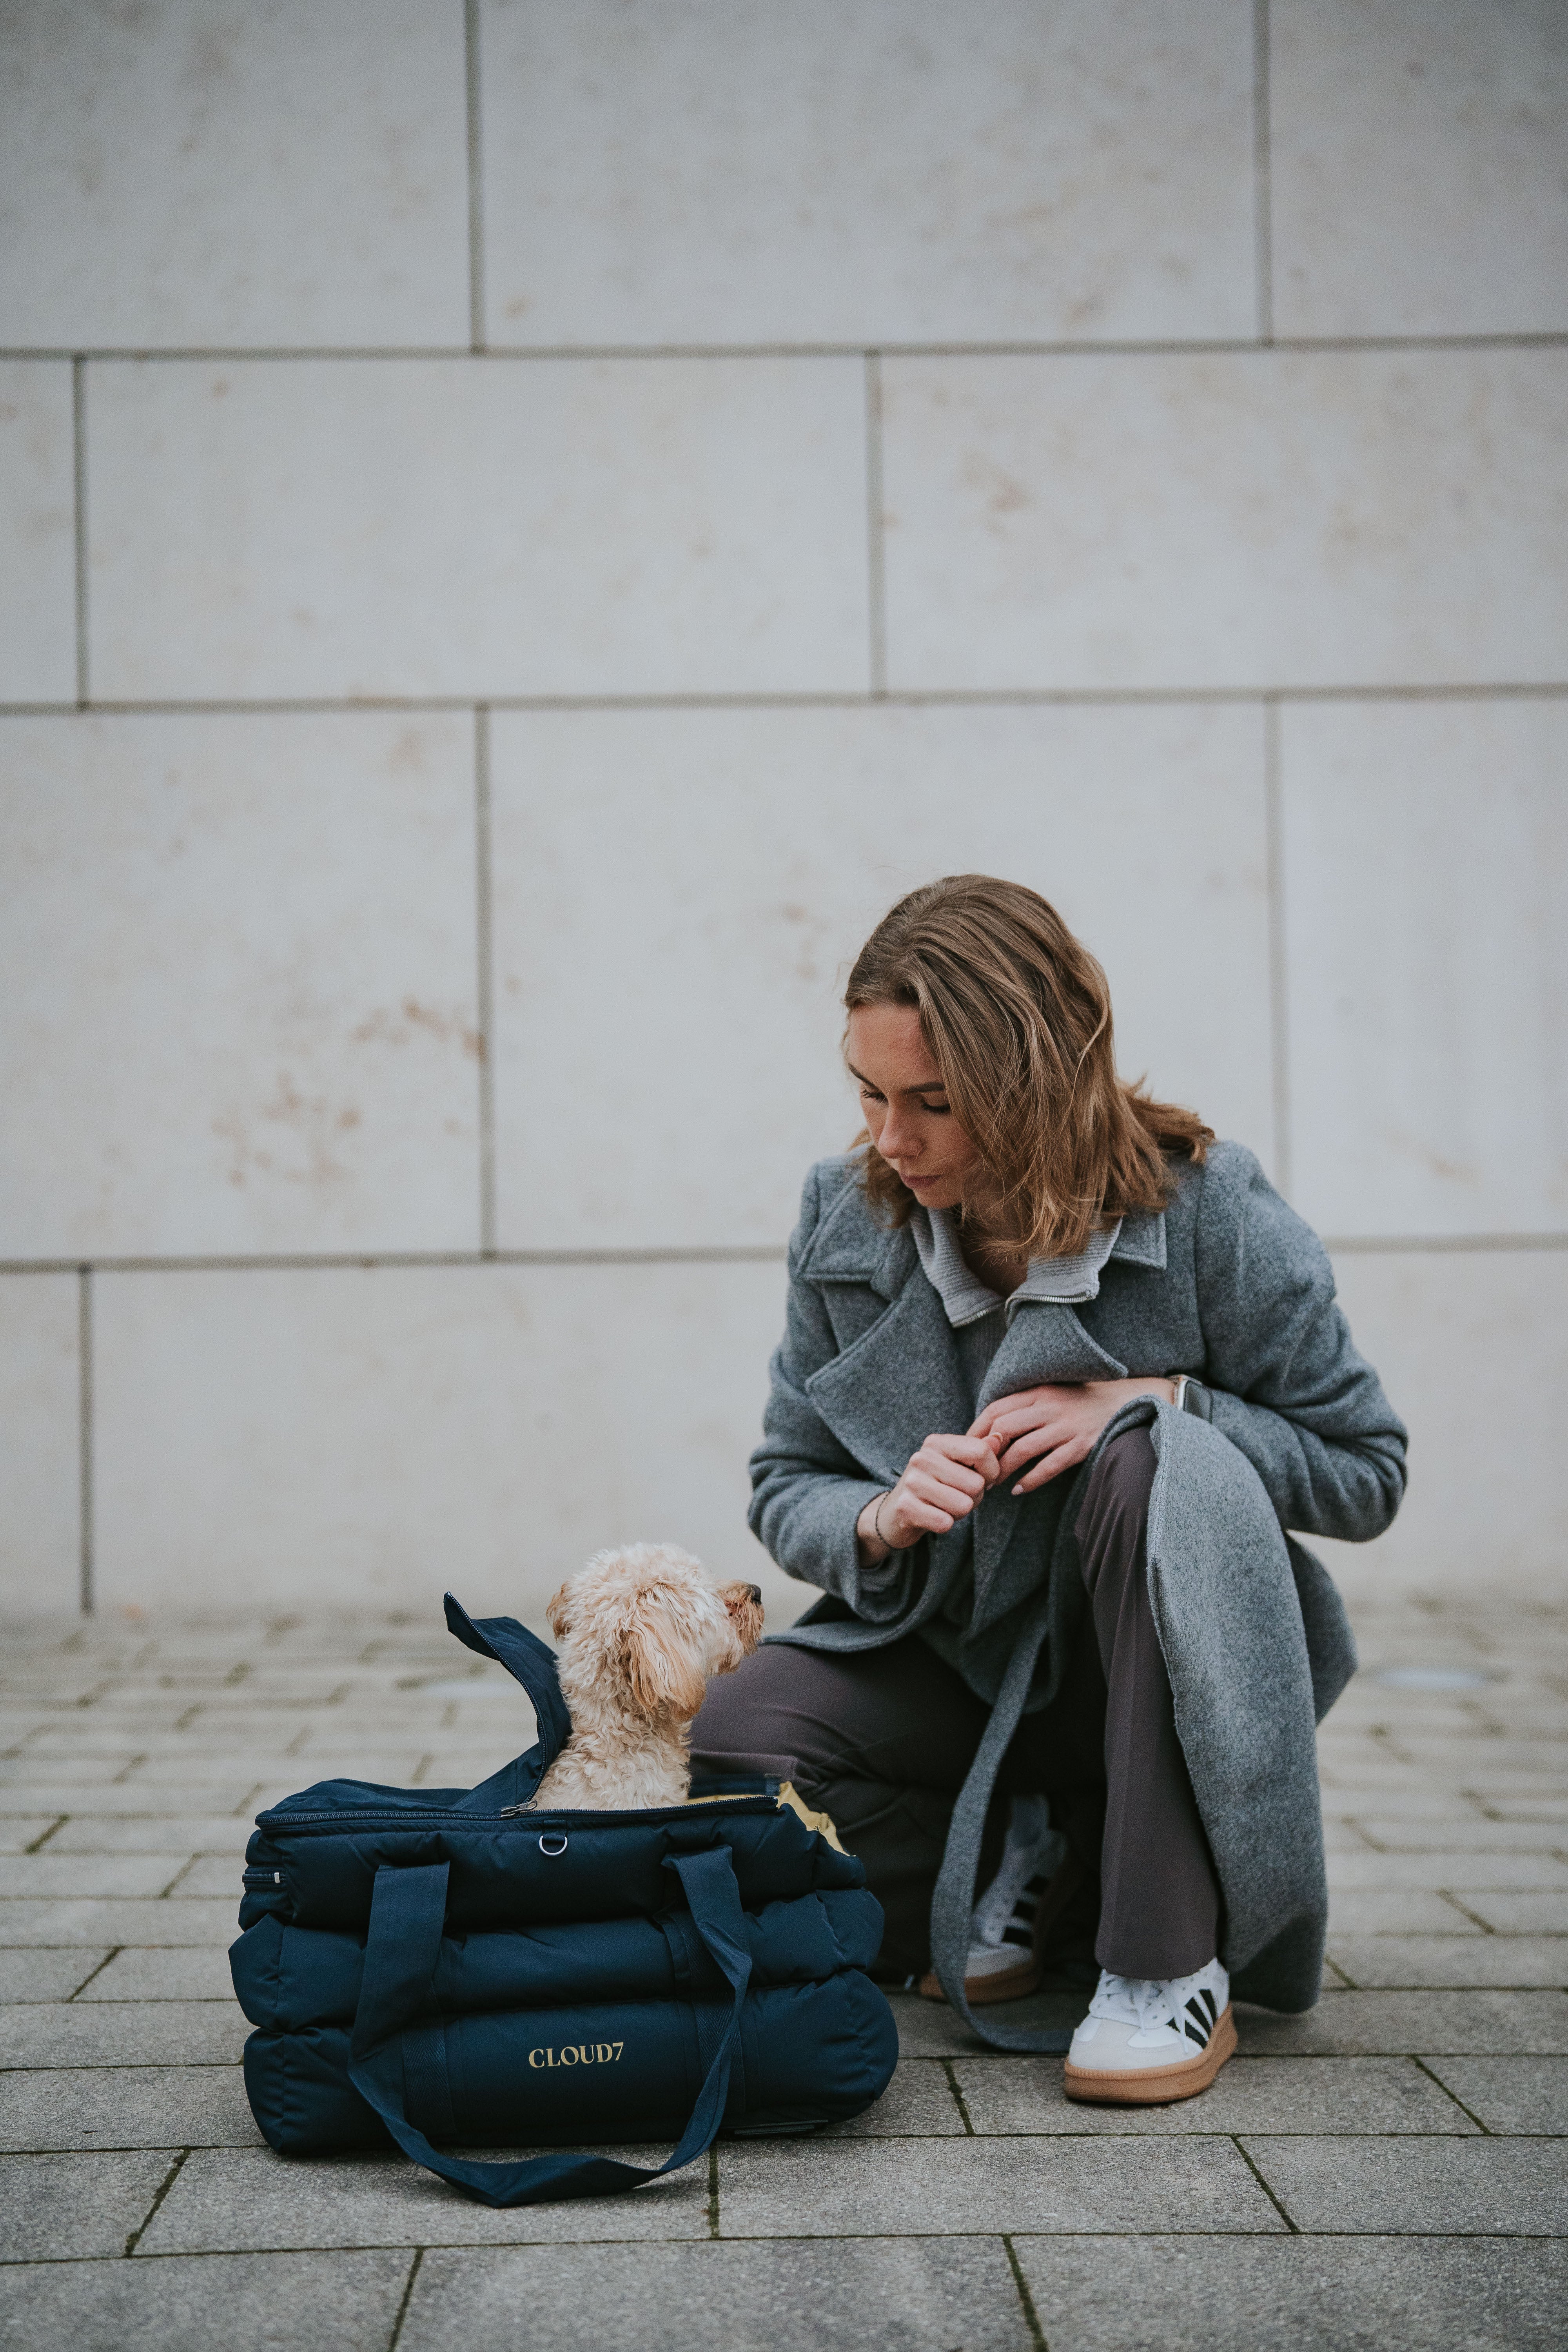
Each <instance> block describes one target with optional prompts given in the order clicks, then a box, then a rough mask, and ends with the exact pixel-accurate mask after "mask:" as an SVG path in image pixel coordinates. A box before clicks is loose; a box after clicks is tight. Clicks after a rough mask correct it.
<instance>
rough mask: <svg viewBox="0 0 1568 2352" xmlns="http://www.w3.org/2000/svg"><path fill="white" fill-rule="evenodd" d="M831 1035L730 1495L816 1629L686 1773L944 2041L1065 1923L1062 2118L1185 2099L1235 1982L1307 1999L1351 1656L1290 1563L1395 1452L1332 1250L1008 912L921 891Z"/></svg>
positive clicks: (1016, 904) (1399, 1440)
mask: <svg viewBox="0 0 1568 2352" xmlns="http://www.w3.org/2000/svg"><path fill="white" fill-rule="evenodd" d="M845 1002H846V1005H847V1011H848V1024H847V1034H846V1054H847V1061H848V1065H849V1068H850V1071H851V1073H852V1075H853V1076H854V1078H855V1080H856V1083H857V1084H858V1087H859V1089H860V1100H861V1105H862V1108H863V1112H864V1117H865V1121H866V1134H865V1136H864V1138H863V1139H862V1141H861V1144H860V1146H859V1148H858V1150H857V1151H855V1152H852V1153H851V1154H849V1155H847V1157H845V1158H842V1159H839V1160H826V1161H824V1162H822V1163H821V1164H820V1165H819V1166H818V1167H816V1168H815V1169H814V1170H813V1171H812V1172H811V1174H810V1176H809V1177H808V1178H807V1180H806V1184H805V1198H804V1202H803V1205H802V1212H801V1221H800V1224H799V1227H798V1229H797V1231H796V1233H795V1238H794V1241H793V1243H792V1244H791V1248H790V1299H789V1318H788V1325H787V1328H786V1330H785V1334H784V1341H783V1344H782V1345H781V1347H780V1349H779V1350H778V1353H777V1355H776V1356H775V1358H774V1360H773V1393H772V1397H771V1400H770V1403H769V1407H768V1412H767V1416H766V1421H765V1434H764V1437H763V1444H761V1446H760V1447H759V1448H758V1450H757V1452H756V1454H755V1455H754V1456H753V1459H752V1481H753V1486H754V1490H755V1492H754V1500H753V1504H752V1528H753V1529H754V1530H755V1532H756V1533H757V1534H758V1535H759V1536H760V1537H761V1538H762V1540H763V1542H764V1543H765V1545H766V1546H767V1549H768V1550H769V1551H770V1552H771V1553H772V1555H773V1558H774V1559H776V1560H777V1561H778V1563H779V1565H780V1566H781V1568H783V1569H784V1570H786V1572H787V1573H789V1574H790V1575H793V1576H797V1577H800V1578H802V1579H804V1580H805V1581H807V1582H808V1583H812V1584H816V1585H819V1586H821V1587H822V1588H824V1592H825V1598H824V1599H823V1600H822V1601H819V1602H818V1603H817V1605H816V1607H815V1608H813V1609H811V1610H809V1611H808V1612H807V1613H806V1614H805V1617H804V1618H802V1619H801V1621H800V1622H799V1623H798V1624H796V1625H795V1626H793V1627H792V1628H790V1629H789V1631H788V1632H787V1633H784V1634H782V1635H778V1636H774V1637H773V1638H772V1639H771V1641H770V1642H769V1643H767V1644H765V1645H764V1647H763V1648H762V1649H760V1650H759V1651H758V1652H756V1653H755V1654H754V1655H753V1656H752V1658H751V1659H749V1660H748V1661H747V1662H746V1664H744V1665H743V1666H742V1668H741V1669H740V1670H739V1672H738V1673H736V1674H735V1675H731V1676H730V1677H729V1678H728V1679H727V1680H726V1681H725V1682H723V1683H721V1684H719V1685H716V1686H715V1687H714V1690H713V1692H712V1694H711V1696H710V1698H709V1700H708V1703H707V1705H706V1706H705V1707H704V1709H703V1711H702V1713H701V1715H700V1717H699V1718H698V1721H697V1724H696V1727H695V1729H694V1737H693V1746H694V1749H695V1750H696V1752H697V1754H698V1756H699V1758H700V1760H701V1761H702V1763H703V1764H704V1766H705V1767H706V1768H708V1769H723V1768H724V1767H726V1766H727V1767H729V1768H730V1769H738V1768H741V1767H745V1768H749V1769H763V1770H769V1771H777V1772H778V1773H780V1774H781V1775H782V1776H784V1777H787V1778H789V1779H791V1780H793V1781H794V1782H795V1785H796V1787H797V1789H799V1790H800V1791H801V1792H802V1794H803V1795H804V1796H805V1798H806V1800H807V1801H809V1802H811V1803H814V1804H816V1805H820V1806H821V1807H822V1808H823V1809H824V1810H825V1811H828V1812H830V1813H831V1814H832V1815H833V1816H834V1818H835V1820H836V1821H837V1824H838V1827H839V1830H840V1833H841V1834H842V1836H843V1838H844V1841H845V1843H846V1844H847V1846H848V1847H849V1849H850V1851H851V1852H853V1853H858V1854H859V1855H860V1857H861V1859H862V1860H863V1861H864V1863H865V1864H866V1867H867V1872H868V1877H869V1881H870V1884H871V1885H872V1887H873V1889H874V1890H875V1891H876V1893H877V1894H878V1895H879V1897H880V1899H881V1902H882V1905H883V1907H884V1911H885V1914H886V1921H887V1932H886V1939H885V1942H884V1946H883V1953H882V1972H883V1974H884V1976H886V1977H892V1978H900V1979H917V1978H919V1977H920V1975H921V1971H922V1970H924V1969H926V1967H927V1962H928V1956H929V1957H931V1958H934V1961H935V1965H936V1969H937V1974H938V1977H939V1978H940V1980H941V1986H942V1989H944V1990H945V1991H946V1993H947V1996H948V1998H949V1999H950V2000H952V2001H953V2002H954V2003H955V2005H956V2006H957V2007H958V2008H959V2009H960V2010H961V2011H962V2012H963V2014H964V2015H965V2016H966V2017H969V2018H970V2020H971V2022H972V2023H973V2022H975V2021H974V2020H973V2015H972V2011H971V2004H972V2003H973V2002H979V2001H987V2002H996V2001H1000V2000H1005V1999H1007V1998H1009V1997H1012V1996H1015V1995H1016V1994H1018V1993H1021V1992H1025V1991H1028V1990H1033V1989H1034V1987H1035V1985H1036V1984H1037V1982H1038V1979H1039V1968H1038V1955H1039V1953H1040V1951H1041V1950H1042V1949H1045V1948H1047V1947H1048V1946H1052V1945H1053V1943H1054V1945H1055V1947H1056V1948H1058V1949H1059V1947H1060V1944H1061V1939H1062V1936H1063V1933H1064V1931H1065V1930H1067V1929H1068V1928H1070V1926H1071V1922H1072V1918H1073V1916H1074V1912H1075V1908H1076V1911H1077V1913H1078V1915H1079V1916H1081V1917H1083V1918H1085V1919H1086V1920H1087V1922H1088V1925H1089V1929H1090V1931H1091V1932H1092V1934H1093V1951H1094V1957H1095V1958H1096V1960H1097V1961H1098V1963H1099V1967H1100V1978H1099V1983H1098V1987H1097V1990H1095V1993H1094V1995H1093V1997H1092V1999H1091V2000H1090V2001H1089V2010H1088V2015H1087V2016H1086V2017H1085V2018H1084V2020H1083V2021H1082V2022H1081V2023H1080V2024H1079V2027H1078V2030H1077V2032H1075V2033H1074V2034H1073V2036H1072V2037H1071V2042H1070V2047H1068V2061H1067V2070H1066V2084H1067V2088H1068V2092H1069V2094H1071V2095H1074V2096H1078V2097H1081V2098H1093V2099H1101V2100H1110V2101H1113V2102H1120V2103H1141V2102H1144V2101H1150V2100H1161V2101H1163V2100H1167V2099H1171V2098H1175V2097H1184V2096H1189V2095H1192V2094H1193V2093H1194V2092H1196V2091H1200V2090H1202V2089H1204V2088H1205V2087H1206V2085H1207V2084H1208V2083H1209V2082H1211V2081H1212V2080H1213V2078H1214V2075H1215V2073H1216V2072H1217V2070H1218V2068H1219V2066H1220V2065H1221V2064H1222V2063H1224V2060H1225V2059H1226V2057H1227V2056H1228V2055H1229V2053H1230V2051H1231V2050H1232V2049H1233V2048H1234V2046H1235V2028H1234V2025H1233V2024H1232V2022H1231V2017H1230V2007H1229V2003H1230V1992H1231V1982H1232V1979H1233V1978H1234V1979H1235V1982H1236V1989H1237V1992H1238V1993H1239V1994H1240V1995H1242V1996H1243V1997H1246V1998H1250V1999H1254V2000H1265V2001H1268V2002H1271V2003H1272V2004H1273V2005H1275V2006H1278V2007H1281V2008H1287V2009H1300V2008H1304V2007H1308V2006H1310V2003H1311V2002H1312V2001H1313V2000H1316V1998H1317V1993H1318V1987H1319V1982H1320V1979H1321V1956H1322V1933H1323V1923H1324V1915H1325V1909H1326V1898H1325V1895H1324V1893H1323V1873H1322V1860H1321V1817H1320V1813H1319V1808H1318V1791H1317V1780H1316V1763H1315V1754H1314V1748H1313V1739H1312V1730H1313V1717H1314V1713H1316V1714H1318V1715H1321V1713H1322V1712H1323V1710H1324V1708H1325V1707H1326V1706H1327V1705H1328V1704H1330V1703H1331V1700H1332V1698H1333V1697H1334V1696H1336V1695H1337V1693H1338V1691H1339V1689H1340V1688H1341V1687H1342V1685H1343V1683H1344V1681H1345V1680H1346V1679H1347V1678H1348V1675H1349V1674H1350V1673H1351V1672H1352V1671H1353V1666H1354V1653H1353V1649H1352V1645H1351V1643H1350V1637H1349V1631H1348V1627H1347V1626H1346V1624H1345V1622H1344V1618H1343V1612H1342V1609H1341V1607H1340V1604H1339V1601H1338V1596H1337V1594H1335V1592H1334V1591H1333V1588H1332V1586H1331V1583H1330V1581H1329V1579H1328V1577H1327V1575H1326V1573H1325V1572H1324V1570H1322V1569H1321V1566H1320V1565H1319V1564H1318V1563H1317V1562H1316V1561H1315V1560H1314V1559H1312V1558H1311V1555H1310V1553H1308V1552H1306V1551H1305V1550H1304V1549H1302V1548H1301V1547H1300V1545H1298V1544H1295V1543H1293V1542H1288V1540H1287V1538H1285V1536H1284V1534H1283V1532H1282V1531H1283V1529H1284V1528H1292V1529H1300V1530H1302V1531H1304V1532H1307V1533H1316V1534H1320V1535H1328V1536H1337V1537H1342V1538H1350V1539H1352V1540H1357V1541H1359V1540H1364V1539H1365V1538H1369V1537H1372V1536H1375V1535H1378V1534H1380V1533H1381V1532H1382V1530H1383V1529H1384V1528H1385V1527H1386V1526H1387V1525H1388V1524H1389V1522H1390V1520H1391V1519H1392V1518H1393V1517H1394V1511H1395V1510H1396V1508H1397V1507H1398V1504H1399V1500H1400V1496H1401V1494H1402V1492H1403V1488H1404V1477H1405V1470H1404V1465H1405V1431H1404V1428H1403V1426H1402V1425H1401V1423H1399V1421H1398V1420H1397V1419H1396V1418H1395V1416H1394V1413H1393V1412H1392V1411H1391V1410H1390V1408H1389V1406H1388V1403H1387V1402H1386V1400H1385V1398H1384V1394H1383V1391H1382V1390H1381V1388H1380V1386H1379V1384H1378V1381H1377V1378H1376V1375H1375V1374H1374V1373H1373V1370H1371V1368H1370V1366H1368V1365H1367V1364H1366V1363H1365V1362H1364V1361H1363V1360H1362V1358H1361V1357H1360V1356H1358V1355H1357V1353H1356V1352H1355V1349H1354V1348H1353V1347H1352V1343H1351V1339H1350V1334H1349V1331H1348V1329H1347V1328H1346V1325H1345V1322H1344V1318H1343V1317H1342V1314H1341V1313H1340V1310H1339V1308H1338V1307H1336V1305H1335V1304H1334V1292H1333V1280H1332V1276H1331V1271H1330V1267H1329V1263H1328V1259H1327V1257H1326V1255H1325V1254H1324V1252H1323V1250H1322V1247H1321V1244H1320V1243H1319V1242H1318V1241H1317V1239H1316V1237H1315V1236H1314V1235H1313V1234H1311V1233H1310V1230H1309V1229H1308V1228H1307V1226H1305V1225H1304V1224H1303V1223H1302V1222H1301V1220H1300V1218H1299V1217H1297V1216H1296V1215H1295V1214H1294V1213H1293V1212H1292V1211H1291V1210H1290V1209H1289V1208H1288V1207H1287V1206H1286V1204H1285V1202H1283V1201H1282V1200H1281V1199H1280V1198H1279V1195H1278V1194H1277V1193H1276V1192H1274V1191H1273V1190H1272V1189H1271V1187H1270V1186H1269V1185H1268V1182H1267V1181H1266V1180H1265V1178H1264V1176H1263V1174H1262V1171H1261V1170H1260V1169H1259V1167H1258V1162H1257V1161H1256V1160H1255V1159H1254V1158H1253V1156H1252V1154H1251V1153H1250V1152H1248V1151H1247V1150H1244V1149H1243V1148H1242V1147H1241V1146H1239V1145H1237V1144H1226V1143H1216V1142H1215V1139H1214V1136H1213V1133H1212V1130H1211V1129H1208V1128H1206V1127H1205V1126H1204V1125H1203V1123H1202V1122H1201V1121H1200V1120H1199V1119H1198V1118H1195V1117H1194V1114H1193V1113H1192V1112H1190V1111H1185V1110H1180V1109H1177V1108H1173V1107H1172V1106H1171V1105H1169V1104H1164V1103H1159V1102H1154V1101H1152V1100H1151V1099H1149V1097H1147V1096H1145V1095H1144V1094H1143V1093H1142V1091H1141V1090H1140V1089H1139V1088H1138V1087H1131V1086H1128V1085H1126V1084H1125V1083H1124V1082H1123V1081H1121V1079H1120V1078H1119V1077H1118V1076H1117V1075H1116V1066H1115V1059H1114V1054H1113V1047H1112V1031H1111V1019H1110V998H1109V993H1108V991H1107V987H1106V982H1105V977H1104V974H1103V973H1102V972H1101V971H1100V967H1099V965H1098V964H1097V963H1096V962H1095V961H1094V959H1093V958H1092V957H1091V956H1090V955H1089V953H1088V951H1087V950H1085V949H1084V948H1083V947H1082V946H1081V945H1080V944H1079V941H1078V940H1075V939H1074V938H1073V937H1072V935H1071V933H1070V932H1069V931H1068V929H1067V928H1066V926H1065V925H1064V924H1063V923H1062V921H1061V919H1060V918H1059V917H1058V915H1057V914H1056V913H1055V911H1054V910H1053V908H1051V907H1049V906H1048V905H1047V903H1046V901H1045V900H1044V899H1043V898H1039V897H1037V895H1036V893H1035V892H1033V891H1032V890H1027V889H1025V888H1024V887H1021V886H1020V885H1018V884H1015V883H1008V882H1001V881H994V880H991V879H988V878H987V877H984V876H978V875H961V876H957V877H950V878H949V879H948V880H946V881H942V882H936V883H932V884H931V885H929V886H928V887H925V888H923V889H920V890H916V891H914V892H912V893H911V894H910V897H908V898H904V899H902V900H901V901H900V904H899V905H898V906H896V907H895V908H893V909H892V911H891V912H890V913H889V915H888V916H887V917H886V919H884V920H883V922H882V923H880V924H879V927H878V929H876V931H875V932H874V933H873V934H872V936H871V938H870V939H869V940H868V942H867V944H866V946H865V948H864V949H863V950H862V951H861V953H860V955H859V957H858V960H857V961H856V963H855V966H854V969H853V971H852V972H851V974H850V978H849V985H848V988H847V992H846V998H845ZM994 1790H995V1791H998V1792H1000V1793H1002V1794H1005V1796H1006V1797H1009V1798H1010V1799H1011V1800H1012V1804H1011V1826H1010V1828H1009V1830H1008V1832H1007V1836H1006V1843H1005V1848H1003V1851H1002V1855H1001V1863H1000V1867H999V1869H997V1870H996V1873H995V1876H994V1878H993V1880H992V1882H991V1884H990V1885H989V1887H988V1889H987V1892H986V1894H985V1895H984V1896H983V1898H982V1900H981V1902H980V1904H979V1905H978V1906H975V1907H974V1909H973V1915H971V1908H970V1906H971V1902H972V1898H973V1887H974V1884H975V1871H976V1864H977V1861H979V1860H980V1858H981V1851H982V1845H983V1832H984V1831H985V1829H986V1825H987V1822H988V1817H989V1818H991V1827H990V1832H989V1835H988V1836H987V1837H985V1838H984V1847H985V1854H984V1858H985V1861H986V1863H987V1864H988V1865H990V1866H994V1864H995V1860H996V1849H997V1847H998V1846H1001V1844H1002V1840H1001V1837H1000V1835H999V1822H998V1821H997V1820H996V1819H995V1818H994V1817H995V1815H996V1810H997V1809H996V1807H995V1806H994V1804H993V1802H992V1799H993V1792H994ZM933 1887H934V1902H933ZM937 1989H938V1988H937V1986H936V1985H935V1984H934V1983H932V1982H931V1981H930V1980H928V1982H927V1984H926V1985H925V1986H923V1987H922V1990H932V1991H935V1990H937ZM979 2030H981V2031H983V2032H984V2034H985V2038H986V2039H988V2040H990V2041H992V2042H995V2043H996V2044H998V2045H999V2046H1003V2047H1011V2048H1026V2047H1032V2048H1043V2047H1045V2048H1058V2049H1059V2048H1063V2047H1065V2046H1068V2045H1067V2042H1066V2037H1064V2036H1059V2035H1041V2034H1037V2033H1036V2034H1031V2033H1028V2032H1019V2031H1017V2030H1016V2029H1014V2028H1011V2027H1008V2026H1005V2025H1002V2024H1000V2023H999V2022H997V2021H995V2020H994V2018H991V2019H989V2021H988V2022H987V2024H986V2025H985V2026H984V2027H982V2028H980V2029H979Z"/></svg>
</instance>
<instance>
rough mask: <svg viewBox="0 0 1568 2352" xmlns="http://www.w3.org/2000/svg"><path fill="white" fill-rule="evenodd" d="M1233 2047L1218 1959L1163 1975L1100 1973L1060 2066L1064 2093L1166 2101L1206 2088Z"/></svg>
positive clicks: (1123, 2101)
mask: <svg viewBox="0 0 1568 2352" xmlns="http://www.w3.org/2000/svg"><path fill="white" fill-rule="evenodd" d="M1235 2048H1236V2020H1235V2018H1234V2017H1233V2016H1232V2014H1231V2008H1230V1979H1229V1978H1228V1976H1227V1975H1226V1971H1225V1970H1224V1969H1222V1968H1221V1966H1220V1964H1219V1962H1218V1961H1217V1960H1210V1961H1209V1963H1208V1965H1207V1966H1206V1967H1205V1968H1202V1969H1198V1970H1197V1972H1196V1974H1195V1975H1194V1976H1190V1977H1171V1978H1166V1979H1152V1978H1134V1977H1118V1976H1112V1975H1111V1974H1110V1971H1109V1970H1106V1971H1104V1972H1103V1973H1102V1974H1101V1976H1100V1987H1099V1990H1097V1992H1096V1993H1095V1996H1094V1999H1093V2000H1091V2001H1090V2002H1089V2015H1088V2016H1087V2017H1086V2018H1085V2019H1084V2021H1083V2023H1082V2024H1081V2025H1080V2026H1079V2029H1078V2032H1076V2033H1075V2034H1074V2035H1073V2038H1072V2047H1071V2049H1070V2050H1069V2051H1068V2056H1067V2064H1066V2066H1065V2068H1064V2070H1063V2075H1062V2088H1063V2089H1064V2090H1065V2091H1066V2093H1067V2095H1068V2098H1069V2099H1082V2100H1087V2101H1090V2102H1092V2103H1095V2104H1097V2105H1103V2106H1119V2107H1152V2106H1163V2105H1166V2104H1167V2103H1168V2102H1169V2101H1172V2100H1174V2099H1191V2098H1194V2097H1195V2096H1196V2095H1197V2094H1198V2093H1199V2092H1200V2091H1206V2090H1207V2089H1208V2086H1209V2084H1211V2083H1212V2082H1213V2081H1214V2078H1215V2075H1216V2074H1218V2073H1219V2070H1220V2068H1221V2067H1222V2066H1223V2065H1224V2064H1225V2062H1226V2059H1227V2058H1228V2057H1229V2056H1230V2054H1231V2053H1232V2052H1233V2051H1234V2050H1235Z"/></svg>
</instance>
